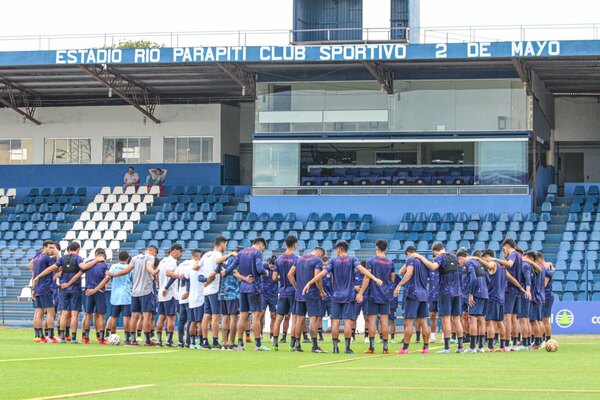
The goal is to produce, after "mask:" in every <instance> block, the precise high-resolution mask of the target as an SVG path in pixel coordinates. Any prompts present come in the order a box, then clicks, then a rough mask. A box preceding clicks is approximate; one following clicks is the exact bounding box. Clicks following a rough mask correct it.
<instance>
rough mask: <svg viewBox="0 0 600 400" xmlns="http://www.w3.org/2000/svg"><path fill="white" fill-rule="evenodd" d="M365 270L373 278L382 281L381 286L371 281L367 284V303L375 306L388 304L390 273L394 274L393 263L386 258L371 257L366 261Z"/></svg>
mask: <svg viewBox="0 0 600 400" xmlns="http://www.w3.org/2000/svg"><path fill="white" fill-rule="evenodd" d="M367 270H368V271H369V272H371V273H372V274H373V275H374V276H375V278H377V279H381V280H382V281H383V284H382V285H381V286H379V285H377V283H375V282H373V281H371V282H369V301H371V302H373V303H376V304H385V303H389V301H390V296H389V287H390V284H391V281H390V278H391V275H392V272H394V263H393V262H391V261H390V260H388V259H387V258H382V257H373V258H371V259H369V260H368V261H367Z"/></svg>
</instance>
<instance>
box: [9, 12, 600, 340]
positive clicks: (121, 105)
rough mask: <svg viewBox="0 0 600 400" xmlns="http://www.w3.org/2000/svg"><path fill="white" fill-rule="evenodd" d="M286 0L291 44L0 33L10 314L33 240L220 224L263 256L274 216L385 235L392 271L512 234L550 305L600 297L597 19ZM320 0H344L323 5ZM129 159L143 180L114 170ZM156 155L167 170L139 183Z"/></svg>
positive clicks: (195, 233)
mask: <svg viewBox="0 0 600 400" xmlns="http://www.w3.org/2000/svg"><path fill="white" fill-rule="evenodd" d="M294 3H295V16H294V27H293V29H292V30H290V31H287V32H284V37H286V38H287V42H286V43H283V44H281V43H272V42H270V41H269V36H265V35H260V34H259V33H256V35H255V36H252V32H245V33H244V35H243V36H244V37H245V38H248V37H253V39H254V40H253V41H250V40H245V41H243V42H240V41H239V40H240V39H239V35H238V39H237V42H235V40H233V39H232V35H223V36H219V35H218V34H215V35H211V36H208V35H206V36H202V37H204V38H206V39H205V40H204V41H202V40H200V39H199V37H200V35H199V34H197V35H196V34H191V33H190V34H187V35H186V34H183V33H182V34H179V35H176V36H177V40H176V41H175V43H174V42H173V41H172V35H171V39H170V41H169V42H165V44H166V45H167V47H160V48H145V49H129V48H119V47H118V46H111V43H108V44H107V43H106V42H104V43H98V40H100V39H99V38H96V37H87V38H86V37H81V38H77V37H56V38H52V37H48V38H47V39H48V40H43V41H40V42H43V43H48V44H49V47H48V48H40V47H38V48H35V47H31V48H20V49H16V50H15V49H14V48H12V47H11V46H13V42H10V41H8V42H9V43H8V44H7V43H2V41H0V164H2V165H0V177H1V179H0V185H1V188H0V207H1V209H0V301H1V303H2V307H1V311H0V312H1V317H0V321H1V322H2V324H8V325H21V326H30V325H31V323H32V318H33V313H32V307H31V301H30V300H31V272H30V270H29V268H28V264H29V262H30V260H31V259H32V258H33V257H34V256H35V255H36V253H37V252H38V251H39V250H40V248H41V247H42V244H43V242H44V241H45V240H53V241H56V242H59V243H60V244H61V248H63V250H64V249H65V248H66V247H67V245H68V244H69V243H70V242H72V241H78V242H79V243H80V244H81V248H82V250H81V255H82V256H83V257H84V258H86V256H88V255H93V252H94V250H95V249H97V248H103V249H106V252H107V257H108V258H109V259H110V260H113V261H116V257H117V256H118V253H119V251H120V250H127V251H128V252H129V253H130V254H132V255H135V254H138V253H142V252H143V251H145V249H146V248H147V247H148V246H149V245H155V246H157V247H158V249H159V252H158V257H159V258H163V257H164V256H165V255H166V253H167V252H168V250H169V249H170V248H171V246H172V245H173V244H176V243H179V244H181V245H182V246H183V248H184V249H185V251H184V253H183V259H189V258H191V256H192V250H194V249H196V248H199V249H202V250H203V251H204V250H210V249H211V248H212V246H213V243H214V240H215V238H216V237H217V236H224V237H225V238H226V239H228V240H229V242H228V244H227V249H228V250H234V249H236V248H237V247H238V246H243V247H248V246H250V245H251V244H252V242H253V240H254V239H255V238H257V237H262V238H264V239H265V240H266V241H267V246H266V250H265V252H264V255H263V257H264V259H265V260H266V259H268V258H269V257H270V256H271V255H280V254H281V253H282V252H283V251H284V250H285V243H284V239H285V238H286V237H287V236H288V235H294V236H297V237H298V251H299V252H300V253H304V252H305V251H308V250H311V249H313V248H315V247H322V248H323V249H324V250H325V251H326V253H327V255H329V256H333V255H335V246H336V243H337V242H338V241H340V240H344V241H346V242H348V243H349V254H350V255H355V256H356V257H357V258H358V259H360V260H363V259H366V258H369V257H370V256H372V255H373V254H374V248H375V242H376V241H377V240H378V239H385V240H387V241H388V243H389V248H388V256H389V257H390V258H391V259H392V260H393V261H394V262H395V266H396V269H397V270H398V269H399V268H400V267H402V265H403V263H404V261H405V260H406V254H405V250H406V249H407V248H408V247H410V246H414V247H416V249H417V251H418V252H419V253H421V254H423V255H426V256H428V257H431V255H432V253H431V248H432V245H433V244H434V243H436V242H442V243H444V244H445V245H446V249H447V250H448V251H453V252H454V251H457V250H458V249H459V248H465V249H467V250H468V251H469V252H471V251H476V250H485V249H488V248H489V249H492V250H494V251H496V252H500V251H501V247H502V243H503V241H504V240H505V239H506V238H512V239H514V240H515V241H516V243H517V245H518V246H519V247H521V248H523V249H526V250H528V249H531V250H534V251H541V252H543V253H544V255H545V259H546V261H549V262H552V263H553V264H554V266H555V268H556V273H555V275H554V278H553V291H554V299H555V304H554V307H555V309H556V310H559V309H563V308H569V309H572V310H584V309H585V307H587V306H586V304H589V303H588V302H597V301H600V259H599V256H598V253H599V252H600V247H599V244H600V212H599V211H598V210H599V207H600V193H599V187H600V173H599V169H598V168H597V164H596V163H597V159H598V156H599V153H600V136H599V134H598V132H599V131H600V118H599V116H600V102H599V99H600V81H599V80H598V65H599V63H600V40H598V38H599V36H600V26H595V25H594V26H592V27H591V29H588V27H573V30H574V32H576V34H575V36H576V37H575V38H572V37H568V38H565V35H566V33H565V32H566V30H564V29H562V30H561V29H556V30H552V29H546V28H544V29H540V30H538V31H536V29H535V27H532V28H531V29H528V30H527V31H526V30H524V29H516V30H515V29H511V28H506V29H504V30H501V29H500V28H498V29H497V30H494V31H492V32H493V33H490V31H476V30H474V29H468V30H464V29H463V30H458V29H447V30H443V29H441V28H440V29H435V30H433V29H431V30H427V29H423V28H421V29H419V26H418V1H416V0H410V1H409V0H392V1H391V2H390V4H391V15H392V17H391V24H390V26H388V27H385V29H381V30H377V31H374V30H371V32H370V31H369V29H366V28H363V27H362V20H361V18H357V17H356V15H359V14H360V12H361V7H362V1H361V0H344V1H339V2H337V1H336V2H314V1H313V2H311V1H300V0H296V1H295V2H294ZM319 3H332V4H333V3H335V4H337V5H338V6H337V7H338V9H337V11H336V13H335V15H336V16H337V18H339V20H338V21H337V23H335V24H334V25H333V26H327V24H323V23H321V22H320V21H322V20H325V19H326V17H329V16H330V15H328V14H327V13H328V12H331V9H330V8H327V7H319ZM321 6H322V4H321ZM328 10H329V11H328ZM357 13H358V14H357ZM478 32H479V33H480V34H481V35H480V36H478ZM483 32H485V34H484V33H483ZM580 32H586V33H585V34H584V35H581V34H580ZM589 32H591V34H589ZM494 34H496V35H497V37H494V38H492V39H490V38H489V36H490V35H494ZM369 35H371V36H369ZM147 38H150V39H153V40H157V41H160V38H161V36H159V35H154V36H153V35H147ZM45 39H46V38H45ZM113 39H114V38H113ZM102 40H106V37H104V39H102ZM277 40H279V39H277ZM69 41H72V42H73V43H78V45H77V47H69V46H70V43H69ZM86 41H89V44H86ZM207 41H213V42H214V44H213V43H210V44H208V45H205V44H204V43H206V42H207ZM233 42H235V43H233ZM254 42H260V43H258V44H254ZM19 43H28V42H27V41H25V40H22V41H20V42H19ZM81 43H83V45H81ZM200 43H202V44H203V45H201V46H199V44H200ZM4 45H6V46H7V47H9V48H10V49H9V50H6V49H2V46H4ZM103 46H106V47H103ZM2 50H6V51H2ZM17 50H18V51H17ZM129 166H132V167H134V168H135V171H136V172H137V173H138V174H139V176H140V178H141V182H140V184H139V185H138V186H129V187H125V188H124V187H123V175H124V174H125V173H126V172H127V168H128V167H129ZM157 167H158V168H162V169H163V170H166V171H168V174H167V175H166V179H165V181H164V183H163V184H162V186H161V187H160V188H159V187H157V186H146V185H145V184H144V183H145V181H146V177H147V176H148V174H149V172H148V170H149V169H151V168H157ZM571 302H574V303H571ZM580 323H581V325H580ZM398 324H399V325H402V320H401V319H399V320H398ZM557 329H560V328H557ZM594 329H596V331H594ZM597 329H598V328H597V326H594V325H591V323H588V321H583V320H582V321H581V322H580V321H579V320H578V321H577V324H574V325H573V326H572V327H571V325H569V327H565V328H564V331H565V332H566V333H568V332H571V331H572V332H576V333H593V332H597Z"/></svg>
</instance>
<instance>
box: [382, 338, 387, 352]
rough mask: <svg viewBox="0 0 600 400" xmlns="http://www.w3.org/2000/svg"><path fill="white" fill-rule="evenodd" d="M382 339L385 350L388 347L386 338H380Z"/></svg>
mask: <svg viewBox="0 0 600 400" xmlns="http://www.w3.org/2000/svg"><path fill="white" fill-rule="evenodd" d="M382 340H383V349H384V350H387V349H388V340H387V339H382Z"/></svg>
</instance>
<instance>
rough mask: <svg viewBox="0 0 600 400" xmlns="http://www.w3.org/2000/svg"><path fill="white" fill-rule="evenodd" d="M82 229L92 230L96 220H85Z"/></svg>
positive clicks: (94, 227)
mask: <svg viewBox="0 0 600 400" xmlns="http://www.w3.org/2000/svg"><path fill="white" fill-rule="evenodd" d="M83 229H84V230H86V231H93V230H94V229H96V222H95V221H88V222H86V223H85V227H84V228H83Z"/></svg>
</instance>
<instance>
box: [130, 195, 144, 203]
mask: <svg viewBox="0 0 600 400" xmlns="http://www.w3.org/2000/svg"><path fill="white" fill-rule="evenodd" d="M129 201H130V202H132V203H133V204H137V203H141V202H142V197H141V196H140V195H139V194H134V195H132V196H131V199H130V200H129Z"/></svg>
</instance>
